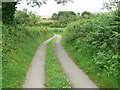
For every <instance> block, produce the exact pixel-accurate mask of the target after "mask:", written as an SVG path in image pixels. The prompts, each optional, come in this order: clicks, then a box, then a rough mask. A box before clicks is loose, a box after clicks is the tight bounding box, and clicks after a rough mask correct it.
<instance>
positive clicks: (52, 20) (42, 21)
mask: <svg viewBox="0 0 120 90" xmlns="http://www.w3.org/2000/svg"><path fill="white" fill-rule="evenodd" d="M40 22H55V21H54V20H40Z"/></svg>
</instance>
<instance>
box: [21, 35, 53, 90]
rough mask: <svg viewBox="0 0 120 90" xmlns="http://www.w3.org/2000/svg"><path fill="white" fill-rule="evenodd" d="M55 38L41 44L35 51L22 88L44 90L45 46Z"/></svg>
mask: <svg viewBox="0 0 120 90" xmlns="http://www.w3.org/2000/svg"><path fill="white" fill-rule="evenodd" d="M54 37H55V36H53V37H52V38H50V39H48V40H47V41H45V42H43V43H42V44H41V45H40V46H39V48H38V49H37V51H36V53H35V55H34V57H33V60H32V62H31V65H30V68H29V70H28V72H27V77H26V81H25V83H24V85H23V88H45V86H44V80H45V70H44V66H45V57H46V45H47V43H48V42H49V41H50V40H52V39H53V38H54Z"/></svg>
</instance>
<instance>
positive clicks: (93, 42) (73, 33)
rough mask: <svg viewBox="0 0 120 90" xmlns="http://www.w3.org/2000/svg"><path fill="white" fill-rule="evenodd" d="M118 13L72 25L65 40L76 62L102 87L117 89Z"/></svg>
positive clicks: (64, 37)
mask: <svg viewBox="0 0 120 90" xmlns="http://www.w3.org/2000/svg"><path fill="white" fill-rule="evenodd" d="M116 13H117V12H113V13H109V14H102V15H99V16H96V17H94V18H91V19H81V20H79V21H77V22H73V23H71V24H69V25H68V26H67V28H66V31H65V33H64V36H63V39H62V43H63V45H64V47H65V48H66V50H67V51H68V52H69V54H70V55H71V57H72V58H73V59H74V61H75V63H76V64H77V65H78V66H79V67H80V68H82V69H83V70H84V71H85V72H86V73H87V74H88V75H89V76H90V78H91V79H92V80H93V81H94V82H95V83H96V84H97V85H98V86H99V87H101V88H117V87H118V86H119V85H118V82H119V83H120V77H119V73H118V68H119V67H118V66H119V62H118V60H119V59H120V57H119V49H120V47H119V46H118V42H119V38H120V33H119V28H118V24H119V23H118V20H119V17H118V16H117V15H116Z"/></svg>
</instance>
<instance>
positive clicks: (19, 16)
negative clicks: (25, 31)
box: [14, 11, 29, 24]
mask: <svg viewBox="0 0 120 90" xmlns="http://www.w3.org/2000/svg"><path fill="white" fill-rule="evenodd" d="M14 18H15V22H16V23H17V24H28V22H29V15H28V14H27V12H26V11H15V14H14Z"/></svg>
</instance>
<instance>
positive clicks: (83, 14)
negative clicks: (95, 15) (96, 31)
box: [81, 11, 92, 19]
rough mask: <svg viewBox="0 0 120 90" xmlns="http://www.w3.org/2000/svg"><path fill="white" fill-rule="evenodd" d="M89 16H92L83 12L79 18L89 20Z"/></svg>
mask: <svg viewBox="0 0 120 90" xmlns="http://www.w3.org/2000/svg"><path fill="white" fill-rule="evenodd" d="M91 15H92V14H91V13H90V12H87V11H84V12H83V13H82V15H81V16H82V18H84V19H87V18H89V17H90V16H91Z"/></svg>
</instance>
